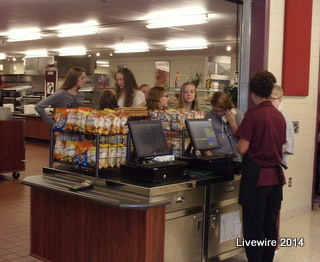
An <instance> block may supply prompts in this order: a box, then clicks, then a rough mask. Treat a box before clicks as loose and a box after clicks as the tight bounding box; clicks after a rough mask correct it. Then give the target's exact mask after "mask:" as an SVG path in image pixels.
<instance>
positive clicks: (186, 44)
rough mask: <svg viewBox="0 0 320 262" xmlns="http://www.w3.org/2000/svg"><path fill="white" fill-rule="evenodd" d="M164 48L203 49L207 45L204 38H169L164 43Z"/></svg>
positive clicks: (168, 49)
mask: <svg viewBox="0 0 320 262" xmlns="http://www.w3.org/2000/svg"><path fill="white" fill-rule="evenodd" d="M166 46H167V47H166V50H167V51H173V50H195V49H205V48H207V47H208V43H207V41H206V40H204V39H202V38H192V39H183V40H171V41H168V42H167V43H166Z"/></svg>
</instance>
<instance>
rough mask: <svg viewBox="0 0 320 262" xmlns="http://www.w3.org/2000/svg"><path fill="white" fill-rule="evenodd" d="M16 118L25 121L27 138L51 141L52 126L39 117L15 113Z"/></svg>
mask: <svg viewBox="0 0 320 262" xmlns="http://www.w3.org/2000/svg"><path fill="white" fill-rule="evenodd" d="M13 115H14V117H15V118H20V119H24V120H25V136H26V138H33V139H42V140H50V126H49V125H48V124H47V123H46V122H44V121H43V119H42V118H41V117H40V116H39V115H27V114H22V113H14V114H13Z"/></svg>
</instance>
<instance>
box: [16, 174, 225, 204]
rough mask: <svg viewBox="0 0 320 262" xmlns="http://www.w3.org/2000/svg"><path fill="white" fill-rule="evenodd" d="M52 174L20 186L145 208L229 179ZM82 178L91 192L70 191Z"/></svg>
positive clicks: (34, 178) (27, 178)
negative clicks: (172, 195) (89, 183)
mask: <svg viewBox="0 0 320 262" xmlns="http://www.w3.org/2000/svg"><path fill="white" fill-rule="evenodd" d="M53 171H54V169H52V170H51V173H44V174H43V175H37V176H28V177H26V178H25V179H23V180H22V184H25V185H28V186H35V187H39V188H44V189H47V190H54V191H59V192H61V193H64V194H69V195H73V196H75V197H81V198H86V199H88V200H92V201H96V202H100V203H102V204H106V205H111V206H116V207H120V208H134V209H137V208H138V209H139V208H140V209H146V208H151V207H156V206H161V205H167V204H170V202H171V201H172V199H168V198H165V197H162V196H163V195H165V194H168V193H173V192H179V191H185V190H191V189H194V188H196V187H200V186H205V185H209V184H214V183H219V182H222V181H227V180H230V177H221V176H217V177H206V178H199V179H180V180H176V181H171V182H166V183H162V184H148V183H141V182H136V181H133V180H125V179H122V178H121V177H120V176H114V177H111V178H107V179H103V178H95V177H90V176H84V175H79V174H72V173H67V172H66V173H64V172H63V171H59V172H55V173H54V172H53ZM85 179H89V180H91V181H93V183H94V189H93V190H89V191H80V192H74V191H71V190H69V188H68V186H69V185H75V184H79V183H81V182H82V181H83V180H85Z"/></svg>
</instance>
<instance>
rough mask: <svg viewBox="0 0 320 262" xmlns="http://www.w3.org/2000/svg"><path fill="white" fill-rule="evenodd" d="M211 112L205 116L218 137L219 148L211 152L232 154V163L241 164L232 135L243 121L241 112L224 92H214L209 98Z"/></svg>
mask: <svg viewBox="0 0 320 262" xmlns="http://www.w3.org/2000/svg"><path fill="white" fill-rule="evenodd" d="M211 105H212V110H211V111H209V112H208V113H207V114H206V115H205V118H206V119H211V121H212V125H213V129H214V131H215V133H216V135H217V137H218V140H219V143H220V145H221V148H219V149H215V150H213V151H212V153H213V154H234V155H235V156H236V157H235V158H234V159H233V160H234V161H237V162H241V155H240V154H239V153H238V151H237V149H236V148H237V142H238V141H237V139H236V138H235V137H234V133H235V132H236V131H237V129H238V126H239V124H240V123H241V121H242V119H243V114H242V112H241V111H240V110H239V109H237V108H236V107H235V105H234V104H233V102H232V101H231V99H230V97H229V96H228V95H227V94H226V93H224V92H215V93H214V94H213V96H212V98H211Z"/></svg>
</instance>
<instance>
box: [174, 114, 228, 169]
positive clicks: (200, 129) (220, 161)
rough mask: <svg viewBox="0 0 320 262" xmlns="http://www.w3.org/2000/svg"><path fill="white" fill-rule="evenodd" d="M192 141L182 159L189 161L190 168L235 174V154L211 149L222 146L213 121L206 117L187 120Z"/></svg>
mask: <svg viewBox="0 0 320 262" xmlns="http://www.w3.org/2000/svg"><path fill="white" fill-rule="evenodd" d="M185 123H186V127H187V131H188V134H189V136H190V143H189V145H188V147H187V148H186V150H185V152H184V154H183V157H181V158H179V159H180V160H183V161H187V162H188V163H189V165H188V168H191V169H194V170H199V169H200V170H208V171H210V172H211V174H212V175H231V174H233V155H230V154H211V153H210V155H206V152H208V151H209V152H210V150H213V149H217V148H220V147H221V146H220V143H219V140H218V138H217V136H216V134H215V132H214V129H213V126H212V123H211V121H210V120H206V119H186V120H185Z"/></svg>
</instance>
